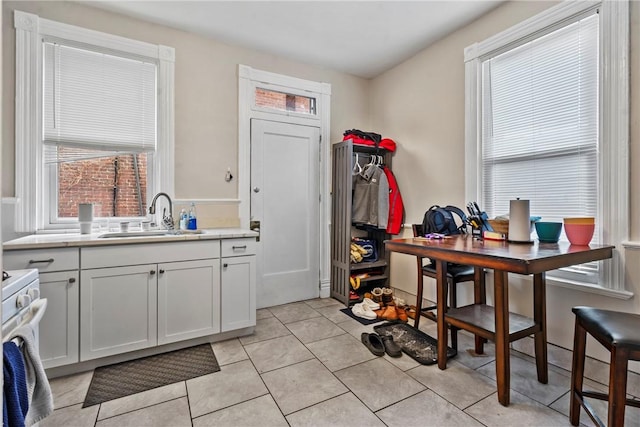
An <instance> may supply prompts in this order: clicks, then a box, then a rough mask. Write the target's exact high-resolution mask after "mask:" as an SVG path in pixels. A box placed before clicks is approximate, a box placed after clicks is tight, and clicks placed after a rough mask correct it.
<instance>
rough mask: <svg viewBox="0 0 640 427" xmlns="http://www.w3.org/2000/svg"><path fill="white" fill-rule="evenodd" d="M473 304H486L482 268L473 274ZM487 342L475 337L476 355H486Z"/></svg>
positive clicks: (478, 268) (475, 269)
mask: <svg viewBox="0 0 640 427" xmlns="http://www.w3.org/2000/svg"><path fill="white" fill-rule="evenodd" d="M473 303H474V304H486V303H487V292H486V285H485V274H484V269H483V268H481V267H475V268H474V272H473ZM486 341H487V340H486V339H484V338H482V337H481V336H478V335H476V336H475V347H476V348H475V350H476V354H484V343H485V342H486Z"/></svg>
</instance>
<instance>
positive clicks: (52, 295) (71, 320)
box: [39, 270, 80, 369]
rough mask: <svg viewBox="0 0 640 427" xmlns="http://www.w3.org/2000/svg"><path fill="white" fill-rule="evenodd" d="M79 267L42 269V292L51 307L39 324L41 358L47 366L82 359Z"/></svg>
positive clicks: (61, 364)
mask: <svg viewBox="0 0 640 427" xmlns="http://www.w3.org/2000/svg"><path fill="white" fill-rule="evenodd" d="M78 279H79V277H78V270H74V271H64V272H59V273H40V296H41V297H42V298H46V299H47V310H46V311H45V312H44V317H43V318H42V320H41V321H40V324H39V340H40V343H39V346H40V358H41V359H42V364H43V366H44V367H45V369H48V368H55V367H57V366H63V365H69V364H72V363H78V361H79V358H78V333H79V329H78V316H79V315H80V283H79V280H78Z"/></svg>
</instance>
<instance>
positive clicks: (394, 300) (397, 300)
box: [393, 297, 406, 307]
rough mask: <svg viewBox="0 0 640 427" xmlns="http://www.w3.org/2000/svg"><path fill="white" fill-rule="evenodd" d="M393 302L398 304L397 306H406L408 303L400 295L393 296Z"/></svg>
mask: <svg viewBox="0 0 640 427" xmlns="http://www.w3.org/2000/svg"><path fill="white" fill-rule="evenodd" d="M393 302H394V303H395V304H396V306H397V307H404V306H405V305H406V302H405V300H403V299H402V298H398V297H393Z"/></svg>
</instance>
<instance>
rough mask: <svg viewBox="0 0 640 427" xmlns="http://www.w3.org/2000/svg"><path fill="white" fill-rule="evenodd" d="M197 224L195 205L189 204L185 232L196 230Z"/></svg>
mask: <svg viewBox="0 0 640 427" xmlns="http://www.w3.org/2000/svg"><path fill="white" fill-rule="evenodd" d="M197 229H198V224H197V222H196V204H195V203H194V202H191V207H190V208H189V218H188V222H187V230H197Z"/></svg>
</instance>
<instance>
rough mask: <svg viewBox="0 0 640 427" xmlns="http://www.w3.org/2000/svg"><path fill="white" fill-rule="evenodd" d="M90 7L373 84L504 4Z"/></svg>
mask: <svg viewBox="0 0 640 427" xmlns="http://www.w3.org/2000/svg"><path fill="white" fill-rule="evenodd" d="M84 3H86V4H89V5H90V6H94V7H98V8H102V9H106V10H110V11H114V12H118V13H122V14H125V15H129V16H132V17H136V18H139V19H143V20H145V21H151V22H155V23H158V24H163V25H167V26H170V27H173V28H178V29H181V30H184V31H188V32H192V33H196V34H201V35H204V36H207V37H211V38H213V39H216V40H218V41H222V42H225V43H228V44H233V45H239V46H244V47H248V48H252V49H257V50H260V51H263V52H267V53H270V54H273V55H277V56H281V57H284V58H289V59H292V60H295V61H299V62H304V63H308V64H313V65H316V66H322V67H327V68H331V69H335V70H339V71H342V72H346V73H350V74H354V75H357V76H360V77H365V78H371V77H375V76H377V75H378V74H380V73H382V72H384V71H386V70H388V69H390V68H392V67H393V66H395V65H397V64H399V63H401V62H403V61H404V60H406V59H408V58H410V57H411V56H413V55H414V54H416V53H417V52H419V51H421V50H423V49H424V48H426V47H427V46H429V45H430V44H431V43H433V42H435V41H437V40H438V39H440V38H442V37H443V36H445V35H447V34H448V33H450V32H452V31H454V30H456V29H457V28H460V27H462V26H464V25H466V24H468V23H470V22H471V21H473V20H475V19H476V18H478V17H479V16H480V15H482V14H484V13H486V12H487V11H489V10H491V9H492V8H494V7H496V6H497V5H499V4H500V3H501V1H498V0H491V1H488V0H466V1H460V0H453V1H452V0H448V1H424V0H423V1H392V0H387V1H166V0H164V1H155V0H146V1H119V0H109V1H87V2H84Z"/></svg>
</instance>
